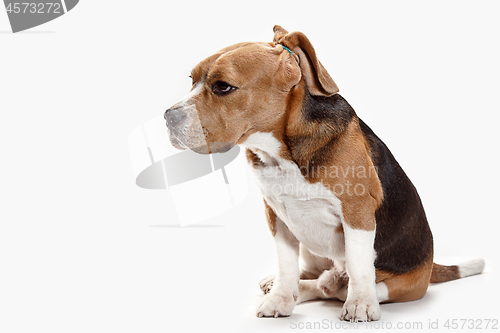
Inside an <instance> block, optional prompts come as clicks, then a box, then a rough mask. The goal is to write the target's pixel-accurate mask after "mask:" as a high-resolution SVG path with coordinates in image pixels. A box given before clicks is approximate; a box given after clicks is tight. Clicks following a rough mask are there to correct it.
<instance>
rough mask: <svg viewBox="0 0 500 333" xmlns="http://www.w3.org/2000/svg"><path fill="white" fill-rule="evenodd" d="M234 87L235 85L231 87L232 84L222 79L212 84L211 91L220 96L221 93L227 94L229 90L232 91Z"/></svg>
mask: <svg viewBox="0 0 500 333" xmlns="http://www.w3.org/2000/svg"><path fill="white" fill-rule="evenodd" d="M235 89H236V87H233V86H232V85H230V84H228V83H226V82H224V81H217V82H215V83H214V85H213V86H212V91H213V92H214V94H216V95H219V96H222V95H227V94H229V93H230V92H233V91H234V90H235Z"/></svg>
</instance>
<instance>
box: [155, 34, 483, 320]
mask: <svg viewBox="0 0 500 333" xmlns="http://www.w3.org/2000/svg"><path fill="white" fill-rule="evenodd" d="M191 77H192V80H193V87H192V90H191V92H190V94H189V95H188V96H187V97H186V98H185V99H184V100H182V101H181V102H179V103H177V104H176V105H174V106H173V107H172V108H170V109H169V110H167V111H166V112H165V115H164V117H165V120H166V123H167V127H168V131H169V137H170V140H171V143H172V145H173V146H175V147H176V148H178V149H192V150H194V151H195V152H198V153H200V154H213V153H221V152H225V151H227V150H229V149H230V148H231V147H233V146H234V145H237V144H238V145H242V146H243V147H245V148H246V155H247V159H248V162H249V165H250V166H251V169H252V171H253V174H254V176H255V179H256V182H257V184H258V186H259V188H260V190H261V192H262V195H263V197H264V205H265V215H266V217H267V223H268V225H269V229H270V230H271V233H272V236H273V237H274V240H275V244H276V250H277V258H278V271H277V274H276V275H273V276H270V277H268V278H266V279H264V280H263V281H262V282H261V288H262V290H263V291H264V293H265V296H264V298H263V301H262V304H261V305H260V307H259V308H258V310H257V316H258V317H279V316H289V315H290V314H291V313H292V310H293V308H294V307H295V305H296V304H298V303H301V302H305V301H308V300H313V299H339V300H341V301H343V302H344V305H343V309H342V313H341V316H340V318H341V320H348V321H352V322H355V321H371V320H378V319H379V318H380V306H379V303H381V302H407V301H412V300H417V299H420V298H422V297H423V296H424V295H425V293H426V291H427V287H428V285H429V283H435V282H444V281H450V280H454V279H458V278H461V277H465V276H469V275H473V274H479V273H481V272H482V270H483V267H484V261H483V260H482V259H477V260H473V261H470V262H467V263H465V264H462V265H456V266H442V265H438V264H435V263H433V240H432V233H431V230H430V228H429V224H428V223H427V219H426V216H425V212H424V208H423V206H422V203H421V201H420V198H419V195H418V193H417V190H416V189H415V187H414V186H413V184H412V183H411V181H410V180H409V179H408V177H407V176H406V174H405V172H404V171H403V170H402V169H401V167H400V166H399V164H398V162H397V161H396V159H395V158H394V156H393V155H392V154H391V152H390V151H389V149H388V148H387V146H386V145H385V144H384V143H383V142H382V141H381V140H380V139H379V138H378V137H377V136H376V135H375V133H373V131H372V130H371V129H370V128H369V127H368V126H367V125H366V124H365V123H364V122H363V121H362V120H361V119H360V118H359V117H358V116H357V115H356V113H355V112H354V110H353V109H352V108H351V106H350V105H349V104H348V103H347V101H346V100H345V99H344V98H342V96H340V95H339V94H338V91H339V89H338V87H337V85H336V84H335V82H334V81H333V80H332V78H331V77H330V75H329V74H328V72H327V71H326V69H325V68H324V67H323V65H322V64H321V62H320V61H319V60H318V58H317V56H316V52H315V50H314V48H313V46H312V44H311V42H310V41H309V39H308V38H307V37H306V36H305V35H304V34H303V33H301V32H291V33H288V32H287V31H286V30H284V29H283V28H282V27H280V26H275V27H274V40H273V42H271V43H259V42H248V43H240V44H236V45H232V46H229V47H226V48H224V49H222V50H220V51H219V52H217V53H215V54H214V55H212V56H210V57H208V58H206V59H205V60H203V61H202V62H200V63H199V64H198V65H197V66H196V67H195V68H194V69H193V71H192V73H191ZM299 256H300V258H301V259H302V260H301V261H302V262H301V265H300V268H299Z"/></svg>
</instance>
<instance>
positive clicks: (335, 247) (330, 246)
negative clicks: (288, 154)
mask: <svg viewBox="0 0 500 333" xmlns="http://www.w3.org/2000/svg"><path fill="white" fill-rule="evenodd" d="M259 156H261V157H262V158H264V159H265V158H266V156H262V155H261V154H260V155H259ZM253 173H254V176H255V179H256V182H257V184H258V186H259V187H260V189H261V191H262V194H263V196H264V199H265V200H266V202H267V204H268V205H269V206H270V207H271V208H272V209H273V211H274V212H275V213H276V215H277V216H278V217H279V218H280V219H281V220H282V221H283V222H284V223H285V224H286V225H287V227H288V229H289V230H290V231H291V232H292V233H293V234H294V236H295V237H296V238H297V239H298V240H299V241H300V242H302V243H303V244H304V245H305V246H306V247H307V248H308V249H309V250H310V251H312V252H314V253H316V254H317V255H320V256H323V257H328V258H332V259H334V258H335V259H341V258H343V257H344V235H343V233H342V232H339V228H338V227H339V226H340V225H341V224H342V222H343V215H342V207H341V202H340V200H339V199H338V198H337V197H336V196H335V195H334V194H333V193H332V192H331V191H329V190H328V189H327V188H326V187H325V186H324V185H323V184H322V183H314V184H311V183H309V182H308V181H307V180H306V179H305V178H304V177H303V176H302V174H301V173H300V170H299V168H298V167H297V166H296V165H295V164H294V163H292V162H290V161H286V160H283V159H278V160H277V163H274V164H273V163H269V164H268V165H265V166H261V167H257V168H253Z"/></svg>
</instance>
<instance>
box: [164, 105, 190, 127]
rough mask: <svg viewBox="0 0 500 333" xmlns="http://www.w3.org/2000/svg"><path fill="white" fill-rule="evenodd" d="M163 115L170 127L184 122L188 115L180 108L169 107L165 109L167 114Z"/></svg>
mask: <svg viewBox="0 0 500 333" xmlns="http://www.w3.org/2000/svg"><path fill="white" fill-rule="evenodd" d="M163 117H164V118H165V120H166V121H167V126H168V127H175V126H177V125H179V124H180V123H182V121H184V119H186V117H187V115H186V114H185V113H184V112H182V111H181V110H180V109H168V110H167V111H165V115H164V116H163Z"/></svg>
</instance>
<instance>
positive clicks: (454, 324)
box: [444, 319, 498, 330]
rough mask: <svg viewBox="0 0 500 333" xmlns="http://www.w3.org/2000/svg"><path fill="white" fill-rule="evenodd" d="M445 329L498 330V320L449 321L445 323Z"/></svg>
mask: <svg viewBox="0 0 500 333" xmlns="http://www.w3.org/2000/svg"><path fill="white" fill-rule="evenodd" d="M444 328H447V329H452V330H456V329H461V330H463V329H466V328H468V329H476V330H481V329H484V330H487V329H490V330H497V329H498V319H448V320H447V321H446V322H445V323H444Z"/></svg>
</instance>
